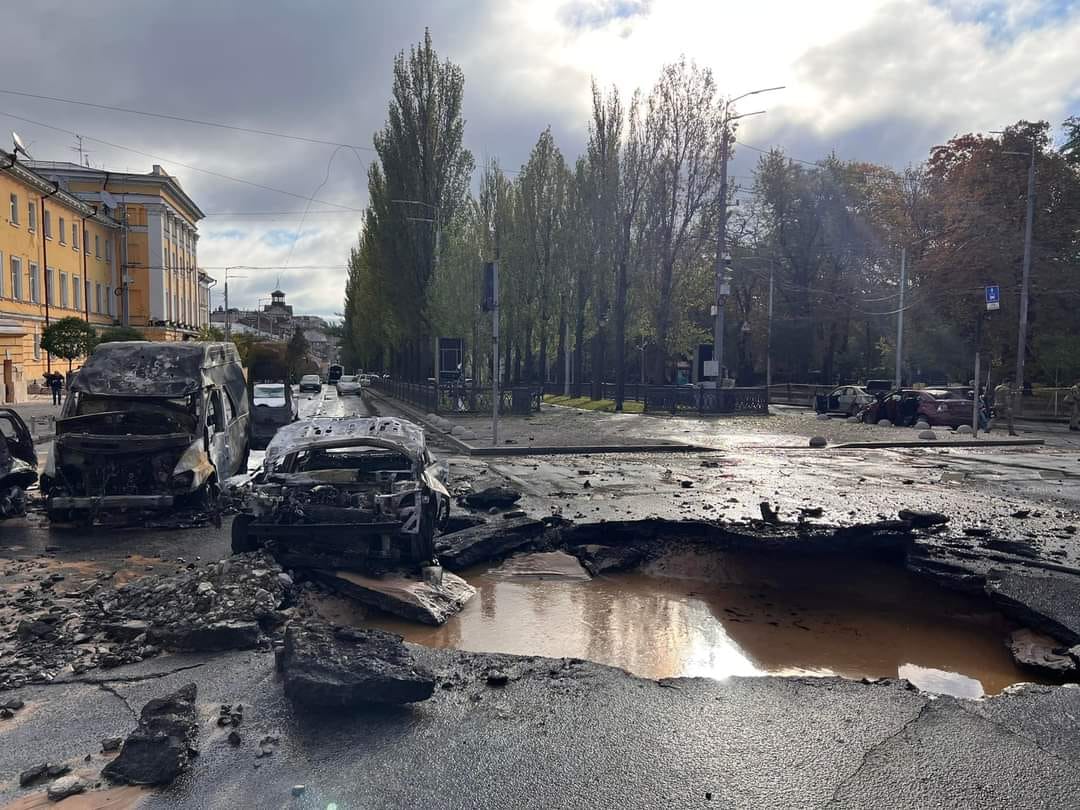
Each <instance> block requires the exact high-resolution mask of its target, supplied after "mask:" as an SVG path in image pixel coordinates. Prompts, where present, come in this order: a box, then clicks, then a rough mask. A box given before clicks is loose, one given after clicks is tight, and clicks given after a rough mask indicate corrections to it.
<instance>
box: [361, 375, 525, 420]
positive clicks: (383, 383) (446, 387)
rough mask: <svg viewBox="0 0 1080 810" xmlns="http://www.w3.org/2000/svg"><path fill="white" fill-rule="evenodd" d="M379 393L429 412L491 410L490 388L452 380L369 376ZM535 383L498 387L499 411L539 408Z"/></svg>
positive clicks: (521, 412)
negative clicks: (424, 380)
mask: <svg viewBox="0 0 1080 810" xmlns="http://www.w3.org/2000/svg"><path fill="white" fill-rule="evenodd" d="M369 385H370V386H371V388H373V389H375V390H376V391H378V392H379V393H381V394H385V395H386V396H388V397H393V398H394V399H398V400H401V401H402V402H406V403H408V404H410V405H415V406H417V407H418V408H422V409H424V410H425V411H427V412H429V413H491V410H492V408H491V389H490V388H473V387H472V386H471V385H459V384H456V383H438V384H436V383H433V382H426V383H410V382H403V381H399V380H372V381H371V383H370V384H369ZM542 397H543V394H542V391H541V388H540V387H539V386H523V385H516V386H511V387H510V388H507V389H502V390H500V391H499V400H500V402H499V413H511V414H528V413H533V412H536V411H539V410H540V402H541V400H542Z"/></svg>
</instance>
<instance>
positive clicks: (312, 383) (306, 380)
mask: <svg viewBox="0 0 1080 810" xmlns="http://www.w3.org/2000/svg"><path fill="white" fill-rule="evenodd" d="M305 391H314V392H315V393H316V394H317V393H319V392H320V391H322V380H321V379H320V378H319V375H318V374H305V375H304V376H303V377H301V378H300V393H301V394H302V393H304V392H305Z"/></svg>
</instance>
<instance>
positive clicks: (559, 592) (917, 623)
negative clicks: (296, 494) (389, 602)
mask: <svg viewBox="0 0 1080 810" xmlns="http://www.w3.org/2000/svg"><path fill="white" fill-rule="evenodd" d="M462 574H463V576H464V577H465V579H466V580H468V582H469V583H470V584H472V585H473V587H475V588H477V590H478V591H479V593H478V595H477V596H476V597H475V598H474V599H473V600H472V601H471V602H470V603H468V604H467V605H466V606H465V608H464V610H463V611H462V612H461V613H460V614H458V615H457V616H455V617H453V618H451V619H450V620H449V621H448V622H447V623H446V624H445V625H444V626H442V627H439V628H430V627H421V626H417V625H416V624H415V623H410V622H406V621H403V620H400V619H397V618H395V617H390V616H386V615H383V614H373V615H372V616H371V617H370V619H369V621H367V622H364V624H366V625H370V626H375V627H380V628H383V629H386V630H390V631H392V632H395V633H399V634H401V635H403V636H404V637H405V638H406V639H407V640H408V641H412V642H416V643H420V644H425V645H428V646H434V647H452V648H455V649H461V650H470V651H475V652H505V653H514V654H517V655H545V656H550V657H553V658H563V657H571V658H585V659H588V660H590V661H596V662H597V663H601V664H608V665H610V666H616V667H621V668H623V669H626V670H627V671H629V672H631V673H633V674H635V675H640V676H642V677H646V678H654V679H655V678H671V677H678V676H688V677H696V676H701V677H709V678H727V677H731V676H733V675H743V676H751V675H817V676H825V675H841V676H843V677H846V678H855V679H858V678H864V677H868V678H881V677H886V678H896V677H902V678H907V679H908V680H910V681H911V682H913V683H915V684H916V685H917V686H919V687H920V688H923V689H926V690H927V691H931V692H935V693H942V694H950V695H954V696H956V697H969V698H978V697H982V696H983V695H984V694H996V693H998V692H1000V691H1001V690H1002V689H1004V688H1006V687H1008V686H1011V685H1012V684H1015V683H1020V682H1025V681H1039V680H1041V679H1040V677H1039V676H1038V675H1037V674H1033V673H1032V672H1031V671H1028V670H1024V669H1021V668H1020V667H1019V666H1017V665H1016V664H1015V663H1014V662H1013V660H1012V658H1011V657H1010V655H1009V653H1008V651H1007V649H1006V647H1005V643H1004V639H1005V637H1006V635H1007V634H1008V632H1009V630H1011V629H1012V625H1010V624H1009V623H1008V622H1007V621H1006V620H1005V619H1004V618H1003V617H1002V616H1001V615H1000V614H997V613H996V611H994V610H993V609H992V608H991V606H990V605H989V603H988V601H987V600H986V599H974V598H972V597H969V596H965V595H962V594H957V593H953V592H950V591H946V590H944V589H942V588H940V587H938V586H936V585H934V584H932V583H928V582H927V581H925V580H924V579H922V578H918V577H916V576H915V575H913V574H911V573H909V572H907V571H906V570H904V569H903V568H902V567H900V566H898V565H896V564H895V563H885V562H874V561H869V560H854V561H845V563H844V564H843V565H842V566H839V565H837V561H836V560H815V559H810V560H807V559H783V558H780V559H778V558H776V557H766V556H763V555H747V554H722V553H712V554H709V553H700V552H696V551H694V550H690V549H687V550H685V551H682V552H676V553H672V554H668V555H665V556H664V557H662V558H661V559H659V560H656V561H653V562H651V563H649V564H648V565H647V566H646V567H645V568H644V569H643V570H640V571H634V572H628V573H614V574H606V575H603V576H599V577H597V578H596V579H592V580H590V578H589V576H588V574H587V573H586V572H585V570H584V569H583V568H581V566H580V565H579V564H578V562H577V560H576V559H575V558H574V557H572V556H570V555H567V554H565V553H562V552H553V553H540V554H525V555H519V556H515V557H511V558H510V559H509V560H507V561H506V562H504V563H503V564H501V565H498V566H494V567H491V566H477V567H476V568H474V569H472V570H466V571H464V572H462Z"/></svg>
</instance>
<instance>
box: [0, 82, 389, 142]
mask: <svg viewBox="0 0 1080 810" xmlns="http://www.w3.org/2000/svg"><path fill="white" fill-rule="evenodd" d="M0 93H3V94H5V95H9V96H21V97H23V98H36V99H40V100H42V101H55V102H59V103H61V104H76V105H78V106H80V107H93V108H94V109H97V110H109V111H110V112H122V113H127V114H129V115H142V116H145V117H147V118H163V119H165V120H167V121H183V122H184V123H186V124H198V125H199V126H203V127H217V128H218V129H231V130H235V131H236V132H248V133H251V134H252V135H266V136H269V137H271V138H285V139H287V140H290V141H303V142H304V143H317V144H322V145H324V146H345V147H348V148H349V149H364V150H366V151H368V152H374V151H375V149H374V148H373V147H371V146H358V145H356V144H351V143H340V142H338V141H327V140H323V139H322V138H309V137H307V136H305V135H290V134H288V133H285V132H274V131H273V130H269V129H257V128H255V127H242V126H238V125H236V124H223V123H221V122H219V121H203V120H201V119H198V118H187V117H185V116H182V115H169V114H168V113H156V112H148V111H146V110H135V109H132V108H131V107H114V106H112V105H110V104H96V103H94V102H91V101H78V100H76V99H73V98H60V97H58V96H46V95H41V94H39V93H27V92H24V91H22V90H6V89H4V88H0Z"/></svg>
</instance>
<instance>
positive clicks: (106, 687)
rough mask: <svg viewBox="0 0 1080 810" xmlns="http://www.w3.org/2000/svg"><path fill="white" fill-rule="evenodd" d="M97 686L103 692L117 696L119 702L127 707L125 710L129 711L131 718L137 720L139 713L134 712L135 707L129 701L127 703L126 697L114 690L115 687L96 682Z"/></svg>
mask: <svg viewBox="0 0 1080 810" xmlns="http://www.w3.org/2000/svg"><path fill="white" fill-rule="evenodd" d="M98 688H99V689H101V690H102V691H103V692H108V693H109V694H110V695H112V696H113V697H115V698H119V700H120V702H121V703H123V704H124V706H126V707H127V710H128V711H129V712H131V716H132V718H133V719H134V720H135V721H136V722H138V720H139V714H138V712H136V711H135V707H134V706H132V705H131V704H130V703H128V699H127V698H126V697H124V696H123V695H122V694H120V693H119V692H117V691H116V689H114V688H113V687H111V686H109V685H108V684H107V683H99V684H98Z"/></svg>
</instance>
